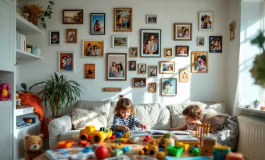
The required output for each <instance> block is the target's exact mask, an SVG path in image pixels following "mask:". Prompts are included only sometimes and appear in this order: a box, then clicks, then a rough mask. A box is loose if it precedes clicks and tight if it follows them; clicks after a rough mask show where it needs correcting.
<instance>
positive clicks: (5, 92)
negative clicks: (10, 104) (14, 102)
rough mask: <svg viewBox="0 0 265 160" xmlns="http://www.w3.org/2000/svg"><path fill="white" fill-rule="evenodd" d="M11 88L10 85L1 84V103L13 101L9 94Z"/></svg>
mask: <svg viewBox="0 0 265 160" xmlns="http://www.w3.org/2000/svg"><path fill="white" fill-rule="evenodd" d="M9 90H10V86H9V84H8V83H1V84H0V101H9V100H11V96H12V95H11V93H9Z"/></svg>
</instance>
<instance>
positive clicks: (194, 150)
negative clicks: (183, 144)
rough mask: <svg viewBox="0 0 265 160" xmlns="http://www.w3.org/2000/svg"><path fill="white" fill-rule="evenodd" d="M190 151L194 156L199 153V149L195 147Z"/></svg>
mask: <svg viewBox="0 0 265 160" xmlns="http://www.w3.org/2000/svg"><path fill="white" fill-rule="evenodd" d="M192 153H193V155H194V156H199V155H200V149H199V148H197V147H195V148H194V149H193V150H192Z"/></svg>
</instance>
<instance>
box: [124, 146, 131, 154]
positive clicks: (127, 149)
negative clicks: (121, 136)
mask: <svg viewBox="0 0 265 160" xmlns="http://www.w3.org/2000/svg"><path fill="white" fill-rule="evenodd" d="M130 150H131V148H130V147H128V146H125V147H123V148H122V151H123V153H126V152H129V151H130Z"/></svg>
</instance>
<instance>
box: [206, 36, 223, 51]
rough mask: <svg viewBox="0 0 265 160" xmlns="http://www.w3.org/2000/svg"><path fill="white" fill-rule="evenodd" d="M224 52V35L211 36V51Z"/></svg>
mask: <svg viewBox="0 0 265 160" xmlns="http://www.w3.org/2000/svg"><path fill="white" fill-rule="evenodd" d="M222 52H223V37H222V36H209V53H222Z"/></svg>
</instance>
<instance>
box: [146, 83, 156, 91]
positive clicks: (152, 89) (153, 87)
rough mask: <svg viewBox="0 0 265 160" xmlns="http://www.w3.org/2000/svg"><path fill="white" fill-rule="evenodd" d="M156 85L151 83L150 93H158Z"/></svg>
mask: <svg viewBox="0 0 265 160" xmlns="http://www.w3.org/2000/svg"><path fill="white" fill-rule="evenodd" d="M156 88H157V87H156V83H155V82H150V83H148V92H149V93H155V92H156Z"/></svg>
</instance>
